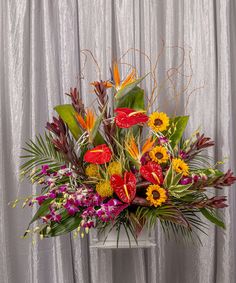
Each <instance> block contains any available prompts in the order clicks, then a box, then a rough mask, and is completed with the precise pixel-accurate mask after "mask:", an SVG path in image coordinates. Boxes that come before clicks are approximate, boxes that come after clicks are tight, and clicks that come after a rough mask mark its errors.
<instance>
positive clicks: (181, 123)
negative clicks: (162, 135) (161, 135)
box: [168, 116, 189, 148]
mask: <svg viewBox="0 0 236 283" xmlns="http://www.w3.org/2000/svg"><path fill="white" fill-rule="evenodd" d="M188 119H189V116H179V117H175V118H173V119H171V120H170V128H169V130H168V132H169V131H171V134H170V136H168V139H169V140H170V144H171V147H172V148H174V147H175V146H176V145H177V144H178V142H179V141H180V139H181V137H182V136H183V133H184V130H185V128H186V126H187V124H188Z"/></svg>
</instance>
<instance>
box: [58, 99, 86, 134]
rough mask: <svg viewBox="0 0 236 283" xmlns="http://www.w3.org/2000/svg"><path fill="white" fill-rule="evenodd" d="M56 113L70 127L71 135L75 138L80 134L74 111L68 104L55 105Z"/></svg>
mask: <svg viewBox="0 0 236 283" xmlns="http://www.w3.org/2000/svg"><path fill="white" fill-rule="evenodd" d="M54 109H55V110H56V112H57V113H58V115H59V116H60V117H61V119H62V120H63V121H64V122H65V123H66V124H67V126H68V128H69V129H70V131H71V133H72V135H73V137H74V138H75V139H76V140H77V139H78V138H79V136H80V135H81V134H82V131H81V129H80V127H79V125H78V123H77V122H76V118H75V115H76V111H75V109H74V108H73V106H72V105H70V104H64V105H57V106H56V107H55V108H54Z"/></svg>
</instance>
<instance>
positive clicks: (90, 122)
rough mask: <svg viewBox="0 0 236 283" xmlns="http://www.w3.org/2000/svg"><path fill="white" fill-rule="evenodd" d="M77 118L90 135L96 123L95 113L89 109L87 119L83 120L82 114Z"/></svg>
mask: <svg viewBox="0 0 236 283" xmlns="http://www.w3.org/2000/svg"><path fill="white" fill-rule="evenodd" d="M76 118H77V121H78V123H79V124H80V126H81V128H82V129H84V130H86V131H87V132H88V134H89V135H90V133H91V131H92V130H93V127H94V125H95V121H96V119H95V115H94V113H93V111H92V110H90V109H88V110H87V112H86V116H85V118H83V117H82V116H81V115H80V114H77V115H76Z"/></svg>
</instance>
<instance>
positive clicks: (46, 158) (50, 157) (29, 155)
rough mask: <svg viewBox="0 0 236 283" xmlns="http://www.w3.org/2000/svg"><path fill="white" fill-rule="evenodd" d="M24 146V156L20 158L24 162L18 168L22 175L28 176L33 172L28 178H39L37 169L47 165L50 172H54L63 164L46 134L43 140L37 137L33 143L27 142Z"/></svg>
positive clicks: (60, 156) (61, 158) (60, 155)
mask: <svg viewBox="0 0 236 283" xmlns="http://www.w3.org/2000/svg"><path fill="white" fill-rule="evenodd" d="M26 145H27V146H26V147H24V148H23V151H24V152H25V154H24V155H22V156H21V158H22V159H25V160H26V161H25V162H24V163H23V164H22V165H21V166H20V170H21V174H22V175H28V174H29V173H31V172H32V171H34V174H31V175H30V176H31V177H39V172H40V169H39V168H37V167H39V166H40V167H41V166H42V165H45V164H48V165H49V167H50V169H51V170H56V169H58V168H60V166H62V165H63V164H64V163H65V161H64V159H63V156H62V154H61V153H60V152H58V151H57V150H56V149H55V147H54V145H53V143H52V142H51V136H50V135H48V134H46V133H45V136H44V138H42V136H41V135H38V136H36V141H35V142H34V141H32V140H29V142H27V143H26Z"/></svg>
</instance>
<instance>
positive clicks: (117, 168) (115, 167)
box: [107, 161, 122, 176]
mask: <svg viewBox="0 0 236 283" xmlns="http://www.w3.org/2000/svg"><path fill="white" fill-rule="evenodd" d="M107 173H108V174H109V175H110V176H111V175H114V174H117V175H121V174H122V165H121V163H120V162H118V161H112V162H111V163H110V164H109V165H108V168H107Z"/></svg>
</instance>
